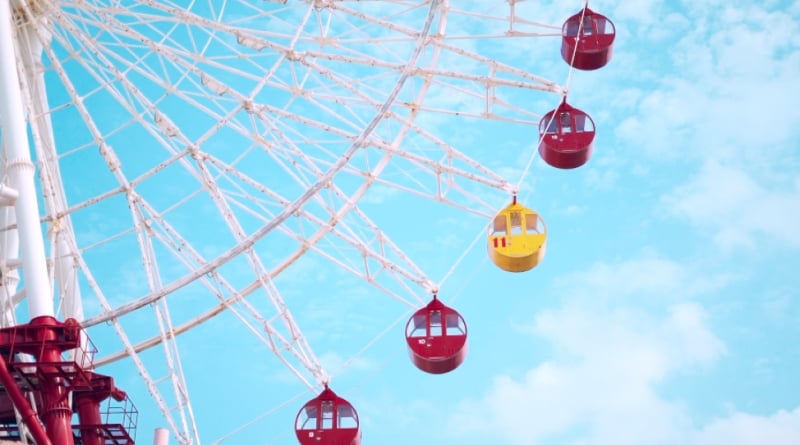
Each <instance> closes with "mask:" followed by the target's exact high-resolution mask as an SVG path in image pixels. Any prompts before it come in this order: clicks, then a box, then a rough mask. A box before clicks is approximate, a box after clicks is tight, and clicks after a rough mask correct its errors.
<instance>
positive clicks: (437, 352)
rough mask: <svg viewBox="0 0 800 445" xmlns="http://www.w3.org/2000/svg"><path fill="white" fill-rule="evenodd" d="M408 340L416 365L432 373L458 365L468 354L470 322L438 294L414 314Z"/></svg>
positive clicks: (409, 322) (447, 370)
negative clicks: (438, 296)
mask: <svg viewBox="0 0 800 445" xmlns="http://www.w3.org/2000/svg"><path fill="white" fill-rule="evenodd" d="M406 342H407V343H408V349H409V354H410V355H411V361H412V362H413V363H414V365H415V366H416V367H417V368H419V369H421V370H423V371H425V372H428V373H431V374H444V373H446V372H450V371H452V370H454V369H456V368H457V367H458V366H459V365H460V364H461V363H463V362H464V358H465V357H466V356H467V324H466V323H465V322H464V319H463V318H462V317H461V315H460V314H459V313H458V312H456V311H455V309H452V308H450V307H448V306H445V305H444V304H443V303H442V302H441V301H439V299H438V298H436V296H435V295H434V296H433V300H432V301H431V302H430V303H428V305H427V306H425V307H424V308H422V309H420V310H418V311H417V312H415V313H414V315H412V316H411V318H410V319H409V320H408V323H407V324H406Z"/></svg>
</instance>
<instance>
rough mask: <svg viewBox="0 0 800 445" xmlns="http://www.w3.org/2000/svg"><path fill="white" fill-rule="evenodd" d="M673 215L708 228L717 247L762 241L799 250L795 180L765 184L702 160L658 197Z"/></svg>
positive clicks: (799, 198)
mask: <svg viewBox="0 0 800 445" xmlns="http://www.w3.org/2000/svg"><path fill="white" fill-rule="evenodd" d="M663 202H664V204H665V205H666V207H667V209H668V211H670V212H671V213H672V214H673V215H677V216H679V217H683V218H686V219H688V220H689V222H691V223H692V224H694V225H696V226H699V227H703V228H707V229H710V230H711V231H712V232H713V234H714V235H713V236H714V240H715V241H716V242H717V244H719V245H720V246H722V247H726V248H732V247H740V246H744V247H756V246H758V245H761V244H762V242H761V241H762V239H763V238H762V237H764V236H766V238H767V239H771V240H775V241H778V242H781V243H786V244H787V245H788V246H791V247H800V231H798V230H797V229H798V227H800V180H797V179H796V178H793V179H792V180H791V181H780V183H779V184H776V185H767V184H764V183H762V182H760V181H758V180H757V179H756V178H754V177H753V176H752V175H751V174H749V173H748V172H746V171H745V170H744V169H742V168H736V167H731V166H726V165H722V164H720V163H717V162H707V163H706V164H705V165H704V166H703V168H702V169H701V170H700V171H699V172H698V174H697V175H696V176H695V177H694V178H692V179H691V180H690V181H689V182H688V183H686V184H684V185H682V186H680V187H677V188H676V189H675V190H673V191H672V192H671V193H669V194H668V195H666V196H664V198H663Z"/></svg>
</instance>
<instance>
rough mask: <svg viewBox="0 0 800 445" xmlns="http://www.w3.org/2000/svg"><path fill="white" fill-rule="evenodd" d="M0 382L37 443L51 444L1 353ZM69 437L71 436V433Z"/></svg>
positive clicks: (38, 444)
mask: <svg viewBox="0 0 800 445" xmlns="http://www.w3.org/2000/svg"><path fill="white" fill-rule="evenodd" d="M0 383H2V385H3V388H5V390H6V391H7V392H8V396H9V397H10V398H11V401H12V402H13V403H14V406H15V407H16V408H17V410H19V412H20V415H21V416H22V421H23V422H25V425H26V426H27V427H28V429H29V430H30V432H31V434H32V435H33V439H34V440H35V441H36V443H37V445H52V442H50V439H49V438H48V437H47V432H45V430H44V428H42V424H41V423H39V418H38V417H37V416H36V412H35V411H34V410H33V408H32V407H31V404H30V403H28V399H26V398H25V394H23V393H22V390H21V389H20V388H19V386H17V382H16V381H15V380H14V376H12V375H11V373H10V372H9V370H8V364H7V363H6V361H5V359H4V358H3V355H2V354H0ZM70 437H72V435H71V434H70Z"/></svg>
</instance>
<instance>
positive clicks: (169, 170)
mask: <svg viewBox="0 0 800 445" xmlns="http://www.w3.org/2000/svg"><path fill="white" fill-rule="evenodd" d="M555 3H558V5H555V4H553V5H551V6H547V7H545V6H544V5H543V4H541V3H540V2H526V1H523V0H506V1H497V2H488V1H473V2H461V1H459V2H449V1H447V0H406V1H402V0H399V1H377V0H376V1H347V0H306V1H300V0H298V1H293V0H288V1H261V0H236V1H234V0H228V1H219V2H216V1H215V2H201V1H183V2H174V1H156V0H115V1H110V0H11V1H10V2H0V30H2V35H0V60H2V62H1V63H0V72H2V76H3V77H2V79H0V80H2V84H1V85H0V88H2V93H0V102H2V108H1V109H0V115H1V116H0V117H2V127H0V134H2V141H3V156H2V159H0V173H1V174H2V177H1V178H0V280H1V281H0V302H2V305H3V307H2V309H3V312H2V319H1V320H0V323H2V324H1V325H0V384H2V387H3V392H0V441H1V440H3V439H8V440H16V441H20V440H21V441H25V442H27V443H36V444H40V445H43V444H54V445H65V444H66V445H72V444H85V445H100V444H111V443H113V444H129V443H130V444H132V443H133V442H134V438H135V435H134V433H135V430H136V424H135V421H136V413H137V409H136V408H135V406H138V407H139V409H141V407H142V406H148V407H152V409H153V410H156V411H157V412H158V413H159V415H160V418H161V421H162V423H163V427H164V429H159V430H158V431H157V432H156V441H160V442H158V443H167V440H170V439H168V437H171V440H172V441H174V442H175V443H179V444H200V443H210V441H212V440H218V441H217V442H215V443H221V442H223V440H224V439H227V438H228V437H233V436H234V435H235V434H236V433H237V432H238V431H240V429H241V428H231V429H230V433H229V434H226V435H224V437H220V436H221V434H217V436H215V437H211V436H207V435H204V433H203V431H204V427H203V425H202V422H199V421H198V417H199V416H201V415H203V413H204V412H206V413H207V412H211V413H212V414H210V415H212V416H213V412H214V411H215V410H219V407H218V406H213V407H208V406H200V405H199V404H197V403H193V400H195V398H196V397H195V395H196V394H197V393H199V392H202V391H204V390H205V389H208V388H209V387H208V386H207V385H208V382H207V381H206V380H204V374H206V373H213V372H214V371H213V369H215V368H214V367H215V366H222V365H221V364H220V363H221V362H226V363H225V364H224V365H225V366H226V367H227V369H229V370H231V371H229V373H228V377H227V379H228V382H229V383H231V384H234V383H235V381H240V382H242V383H244V384H247V381H248V380H249V379H251V380H254V379H256V377H255V376H254V375H253V374H252V373H248V372H246V370H247V369H252V368H253V367H256V368H257V367H268V368H270V369H273V368H276V367H278V365H280V366H281V369H283V370H286V371H287V374H288V375H289V376H290V379H288V380H287V381H291V382H292V384H287V385H285V386H287V388H288V389H286V390H287V391H290V392H291V391H293V392H295V393H298V392H299V396H294V397H289V398H286V397H284V398H280V397H282V396H280V397H279V396H275V397H274V398H273V397H270V396H267V397H266V400H265V399H264V398H263V397H262V401H263V402H264V406H262V408H264V409H266V407H267V406H279V405H281V406H289V407H290V408H291V409H290V410H289V411H292V413H290V415H288V416H284V420H282V421H283V422H284V423H286V424H289V425H291V428H290V429H294V431H295V433H296V435H297V439H296V440H298V441H299V442H300V443H301V445H308V444H311V443H314V444H317V445H326V444H327V445H331V444H337V445H338V444H348V445H350V444H352V445H357V444H359V443H361V435H362V431H361V427H360V424H359V417H358V413H357V409H356V407H355V406H354V405H353V404H351V403H350V402H348V399H347V394H346V392H345V391H342V390H340V389H336V392H334V387H335V386H336V382H335V379H334V377H336V371H337V370H335V369H333V370H332V369H328V368H327V367H326V366H325V365H324V364H323V361H324V360H322V359H321V358H320V354H319V351H318V350H317V349H316V348H315V347H314V345H315V341H314V339H315V338H317V339H318V338H319V336H320V335H323V336H336V338H337V342H336V344H339V345H346V346H342V349H345V350H346V351H345V352H342V354H344V355H346V356H348V357H354V356H355V355H357V354H361V353H364V351H366V350H367V349H368V348H369V347H370V346H371V344H372V343H371V342H370V341H368V340H369V339H370V338H377V337H378V336H382V335H384V334H385V333H386V332H389V331H390V330H391V329H385V330H372V331H370V332H371V333H370V334H369V335H365V334H364V333H363V332H356V330H355V329H353V325H356V324H358V323H360V322H361V321H360V320H368V321H369V322H370V323H371V324H375V325H381V326H384V327H386V326H389V327H390V328H391V327H393V326H395V325H397V324H398V323H403V322H405V326H406V329H405V336H406V344H402V342H400V343H398V345H397V348H398V350H401V351H404V350H407V351H408V354H409V355H410V358H411V362H412V363H413V364H414V365H415V366H416V367H417V368H419V370H420V371H421V372H426V373H432V374H444V373H448V372H451V371H453V370H454V369H456V368H457V367H458V366H459V365H461V364H462V363H463V362H464V360H465V358H466V353H467V322H468V320H466V319H465V318H464V317H463V316H462V315H461V314H459V312H458V311H457V310H456V308H455V305H454V304H451V303H450V302H449V301H448V296H447V294H446V292H445V288H446V284H447V281H448V279H449V277H450V276H451V275H452V274H453V272H454V271H455V270H457V269H458V267H459V265H460V261H461V260H462V259H463V258H464V257H465V256H466V255H468V254H477V255H482V256H485V257H487V258H489V259H491V261H492V262H493V263H494V264H495V265H497V266H498V267H500V268H501V269H503V270H505V271H508V272H524V271H527V270H530V269H532V268H534V267H536V265H537V264H539V262H540V261H542V259H543V257H544V253H545V246H546V236H547V235H546V228H545V224H544V219H543V217H542V216H541V215H539V214H538V212H536V211H535V210H534V209H533V208H532V207H526V205H529V204H526V203H524V202H523V199H522V198H523V193H525V192H526V191H528V190H526V188H527V187H529V182H526V181H527V180H528V179H530V178H531V176H532V168H533V166H534V164H535V163H534V161H535V159H537V158H539V157H540V158H541V159H542V160H543V161H544V162H545V164H547V166H546V167H547V168H560V169H572V168H578V167H580V166H582V165H583V164H585V163H586V162H587V161H589V159H590V156H591V153H592V149H593V139H594V135H595V127H594V122H593V120H592V118H591V117H590V116H589V115H588V114H587V113H586V112H584V111H582V110H581V109H579V108H577V107H576V106H574V105H573V104H571V103H568V98H569V97H568V91H569V89H568V86H569V82H570V79H571V76H572V75H573V72H574V70H575V69H577V70H582V71H590V70H594V69H599V68H601V67H603V66H604V65H606V64H607V63H608V62H609V60H610V58H611V52H612V47H613V41H614V35H615V29H614V25H613V23H612V22H611V21H610V20H609V19H608V18H606V17H605V16H603V15H602V14H599V13H597V12H595V11H593V10H591V9H589V7H588V2H583V1H581V2H574V3H575V4H570V5H564V4H562V3H571V2H555ZM559 48H560V54H559ZM542 60H546V61H548V62H547V63H546V64H545V63H542V62H541V61H542ZM556 62H557V63H556ZM540 69H541V71H540ZM542 71H545V72H542ZM550 79H556V80H550ZM569 99H570V101H572V98H569ZM575 102H576V103H577V102H579V99H575ZM520 139H524V142H522V143H520V142H519V140H520ZM487 140H489V141H491V142H492V144H493V145H494V147H487V146H486V144H485V142H486V141H487ZM510 144H511V145H515V146H517V147H524V149H523V150H518V151H517V153H515V154H514V155H513V156H514V157H515V158H516V159H518V160H519V161H518V162H516V163H515V164H514V165H509V162H508V159H509V157H508V156H505V157H503V156H498V153H497V147H501V146H504V145H506V146H508V145H510ZM439 217H451V218H452V217H456V218H457V219H458V230H461V231H462V232H463V233H468V234H469V235H470V236H468V237H467V238H466V239H468V241H467V242H462V243H461V244H460V245H459V246H460V247H459V248H457V249H453V250H452V251H451V252H449V253H448V254H446V255H444V256H445V258H443V261H442V262H441V263H437V262H435V261H432V260H431V259H430V258H427V257H425V254H424V253H420V252H423V251H420V250H417V249H416V247H415V246H417V244H415V243H427V244H428V245H429V244H430V243H434V242H435V240H436V239H437V237H441V236H442V235H443V233H442V231H441V227H440V226H437V223H436V220H437V218H439ZM448 230H450V231H452V230H456V229H455V228H453V227H450V228H449V229H448ZM462 232H459V233H462ZM445 234H447V233H445ZM475 245H483V246H484V247H483V248H482V249H474V247H475ZM428 247H430V246H428ZM462 252H463V253H462ZM423 264H424V265H423ZM341 283H344V284H342V287H345V286H346V287H347V289H349V290H352V289H358V291H357V292H362V293H364V294H368V295H369V298H366V297H365V298H361V299H358V304H351V303H348V301H347V300H346V298H345V299H337V300H336V301H335V302H334V303H332V304H334V305H349V306H357V307H349V308H348V310H349V311H350V313H352V317H354V318H353V320H354V321H348V322H347V323H345V326H342V325H341V324H339V325H335V324H334V323H332V322H331V320H330V319H328V318H326V314H325V313H324V311H315V307H314V301H312V300H311V298H310V296H309V292H310V291H309V289H316V292H320V293H323V294H324V293H327V294H328V295H329V296H330V297H333V296H334V295H338V294H337V292H338V290H337V289H338V288H337V286H339V285H340V284H341ZM345 293H346V292H345ZM353 298H355V297H353ZM353 301H355V300H353ZM451 306H452V307H451ZM317 309H318V307H317ZM320 326H322V327H320ZM309 330H315V331H322V332H323V333H322V334H315V335H308V332H309ZM231 344H236V345H237V346H240V347H242V348H244V351H246V352H242V351H241V350H237V351H233V350H232V348H230V347H228V346H226V345H231ZM206 347H207V348H209V349H204V348H206ZM212 350H213V351H216V352H214V353H213V354H212V353H210V352H209V351H212ZM267 352H268V353H269V354H267ZM198 356H200V357H203V358H205V364H204V365H203V366H204V367H206V366H207V367H208V368H207V371H200V370H198V369H197V365H195V364H193V365H191V366H188V365H187V363H189V362H190V361H193V363H197V360H198ZM190 357H191V358H190ZM131 375H134V376H135V379H131V377H129V376H131ZM123 376H128V377H127V378H125V377H123ZM126 384H128V385H133V386H138V387H140V390H136V391H131V390H130V389H129V388H126ZM253 385H256V383H255V382H252V383H250V386H251V387H252V386H253ZM275 386H278V385H275ZM209 390H210V389H209ZM282 390H283V388H280V389H278V388H276V390H275V392H274V393H275V394H278V393H280V394H283V393H282V392H281V391H282ZM134 393H136V394H137V395H138V394H141V395H145V396H146V397H147V399H148V400H147V401H146V402H145V401H142V400H132V399H133V397H131V396H132V395H133V394H134ZM302 397H305V399H303V398H302ZM134 403H135V405H134ZM225 409H226V410H231V411H236V413H235V414H236V416H237V417H238V418H239V419H241V424H246V423H248V422H249V421H250V420H251V419H253V418H256V417H257V416H258V415H259V412H253V411H251V409H252V407H251V406H244V405H243V406H241V407H237V406H229V407H226V408H225ZM239 409H241V412H239ZM264 409H262V411H264ZM282 413H283V412H282ZM205 415H206V416H208V415H209V414H205ZM281 415H282V416H283V414H281ZM140 433H141V431H140ZM145 433H147V434H149V431H147V432H145ZM141 436H142V435H141V434H140V437H139V442H140V443H142V442H146V441H149V440H150V439H149V437H141ZM364 442H365V443H368V442H369V441H368V440H367V439H365V440H364Z"/></svg>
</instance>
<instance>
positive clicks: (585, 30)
mask: <svg viewBox="0 0 800 445" xmlns="http://www.w3.org/2000/svg"><path fill="white" fill-rule="evenodd" d="M581 18H583V22H581ZM561 36H562V39H561V57H562V58H563V59H564V61H565V62H567V63H569V64H570V65H572V66H573V67H575V68H577V69H579V70H587V71H590V70H596V69H598V68H602V67H604V66H606V65H607V64H608V62H609V61H610V60H611V53H612V51H613V49H614V38H615V37H616V28H615V27H614V23H613V22H612V21H611V20H609V19H608V17H606V16H604V15H602V14H598V13H596V12H594V11H592V10H591V9H589V8H586V9H584V10H581V11H580V12H578V13H577V14H575V15H573V16H572V17H570V18H568V19H567V21H566V22H564V26H562V28H561ZM573 54H574V56H575V58H574V59H573Z"/></svg>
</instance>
